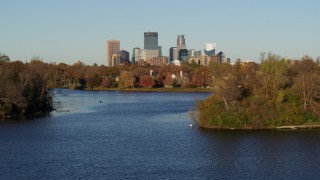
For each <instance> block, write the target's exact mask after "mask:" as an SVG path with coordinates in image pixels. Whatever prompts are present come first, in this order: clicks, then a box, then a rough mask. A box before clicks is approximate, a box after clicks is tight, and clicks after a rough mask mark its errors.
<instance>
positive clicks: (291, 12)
mask: <svg viewBox="0 0 320 180" xmlns="http://www.w3.org/2000/svg"><path fill="white" fill-rule="evenodd" d="M319 7H320V1H319V0H241V1H240V0H219V1H218V0H28V1H26V0H1V14H0V22H1V28H0V53H2V54H3V53H4V54H6V55H8V56H9V57H10V59H11V61H14V60H20V61H30V59H32V58H33V57H39V58H42V59H43V61H45V62H48V63H53V62H55V63H61V62H62V63H67V64H73V63H74V62H76V61H78V60H80V61H82V62H84V63H85V64H87V65H92V64H94V63H97V64H99V65H101V64H104V65H106V41H107V40H110V39H116V40H120V46H121V49H123V50H127V51H129V52H130V56H131V55H132V49H133V48H134V47H140V48H143V33H144V32H148V31H155V32H158V33H159V45H160V46H162V52H163V55H165V56H168V54H169V48H170V47H174V46H176V43H177V42H176V41H177V35H178V34H184V35H185V38H186V45H187V48H188V49H201V50H203V48H204V43H210V42H214V43H217V51H218V52H220V51H223V52H224V53H225V54H226V56H227V57H230V58H231V61H235V60H236V58H240V59H241V60H252V61H256V62H259V57H260V53H261V52H272V53H274V54H277V55H280V56H281V57H288V58H301V57H303V56H304V55H309V56H311V57H313V58H317V57H318V56H320V34H319V32H320V19H319V18H320V10H319Z"/></svg>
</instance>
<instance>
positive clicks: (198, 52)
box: [189, 49, 201, 58]
mask: <svg viewBox="0 0 320 180" xmlns="http://www.w3.org/2000/svg"><path fill="white" fill-rule="evenodd" d="M200 56H201V50H194V49H190V50H189V58H200Z"/></svg>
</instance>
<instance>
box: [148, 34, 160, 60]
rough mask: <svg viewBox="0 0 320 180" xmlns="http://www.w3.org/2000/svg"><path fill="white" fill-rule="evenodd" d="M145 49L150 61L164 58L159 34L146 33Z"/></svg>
mask: <svg viewBox="0 0 320 180" xmlns="http://www.w3.org/2000/svg"><path fill="white" fill-rule="evenodd" d="M144 49H145V50H146V53H147V58H148V59H149V58H153V57H158V56H162V51H161V46H159V45H158V32H145V33H144Z"/></svg>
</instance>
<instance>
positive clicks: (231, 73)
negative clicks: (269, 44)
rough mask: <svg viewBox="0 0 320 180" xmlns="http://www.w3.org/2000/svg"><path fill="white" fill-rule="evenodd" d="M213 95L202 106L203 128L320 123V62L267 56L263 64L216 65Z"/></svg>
mask: <svg viewBox="0 0 320 180" xmlns="http://www.w3.org/2000/svg"><path fill="white" fill-rule="evenodd" d="M212 68H213V69H212V70H213V72H214V75H213V77H214V79H213V92H214V94H213V95H212V96H211V97H209V98H208V99H205V100H202V101H199V102H198V103H197V106H196V111H195V114H194V115H195V116H196V118H197V120H198V123H199V126H200V127H207V128H239V129H259V128H275V127H279V126H286V125H303V124H306V123H311V124H314V123H319V122H320V118H319V117H320V63H319V59H318V60H317V61H314V60H313V59H312V58H311V57H309V56H305V57H303V58H301V59H300V60H290V59H285V58H281V57H280V56H278V55H275V54H272V53H269V54H268V55H265V54H262V55H261V63H260V64H257V63H253V62H250V63H242V62H240V61H237V62H236V63H235V65H229V64H215V65H214V66H212Z"/></svg>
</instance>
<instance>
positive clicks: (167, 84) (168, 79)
mask: <svg viewBox="0 0 320 180" xmlns="http://www.w3.org/2000/svg"><path fill="white" fill-rule="evenodd" d="M163 84H164V86H165V87H172V85H173V79H172V74H171V73H170V72H167V74H166V78H165V79H164V81H163Z"/></svg>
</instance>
